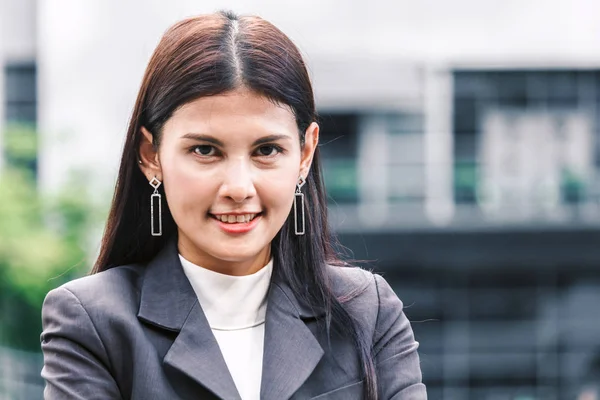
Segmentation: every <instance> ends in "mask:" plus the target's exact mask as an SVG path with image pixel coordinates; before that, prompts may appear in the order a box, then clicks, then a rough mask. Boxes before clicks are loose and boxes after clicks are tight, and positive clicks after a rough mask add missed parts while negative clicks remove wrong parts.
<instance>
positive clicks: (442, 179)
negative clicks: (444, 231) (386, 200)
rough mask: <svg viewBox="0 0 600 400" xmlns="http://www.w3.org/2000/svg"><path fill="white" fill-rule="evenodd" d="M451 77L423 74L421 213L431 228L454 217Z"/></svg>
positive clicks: (430, 71)
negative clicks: (423, 133) (432, 225)
mask: <svg viewBox="0 0 600 400" xmlns="http://www.w3.org/2000/svg"><path fill="white" fill-rule="evenodd" d="M452 94H453V85H452V73H451V71H449V70H447V69H444V68H430V69H428V70H427V71H426V74H425V90H424V102H425V104H424V110H425V138H424V143H425V146H424V148H425V150H424V151H425V157H424V158H425V213H426V215H427V218H428V219H429V220H430V221H431V222H432V223H433V224H435V225H446V224H448V223H450V222H451V220H452V217H453V216H454V210H455V204H454V138H453V132H452V99H453V95H452Z"/></svg>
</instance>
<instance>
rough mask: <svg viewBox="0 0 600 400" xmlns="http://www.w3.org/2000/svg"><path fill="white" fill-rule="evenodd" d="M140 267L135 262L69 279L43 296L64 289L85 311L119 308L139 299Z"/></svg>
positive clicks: (49, 296)
mask: <svg viewBox="0 0 600 400" xmlns="http://www.w3.org/2000/svg"><path fill="white" fill-rule="evenodd" d="M143 271H144V269H143V266H141V265H137V264H134V265H123V266H118V267H114V268H111V269H109V270H106V271H102V272H99V273H97V274H93V275H88V276H84V277H81V278H78V279H74V280H72V281H69V282H67V283H65V284H63V285H61V286H59V287H58V288H56V289H53V290H51V291H50V292H49V293H48V294H47V295H46V300H48V299H49V298H51V297H60V296H61V294H60V293H64V290H67V291H68V292H70V293H71V294H72V295H73V296H75V298H77V300H78V302H79V303H80V304H81V305H82V306H83V307H84V308H85V309H86V310H87V311H88V312H93V311H94V310H98V309H101V310H111V309H113V310H114V309H120V308H123V306H124V305H125V304H128V303H129V304H136V303H137V302H138V301H139V300H138V299H139V291H140V287H141V281H142V279H143ZM44 303H46V301H45V302H44ZM113 307H116V308H113Z"/></svg>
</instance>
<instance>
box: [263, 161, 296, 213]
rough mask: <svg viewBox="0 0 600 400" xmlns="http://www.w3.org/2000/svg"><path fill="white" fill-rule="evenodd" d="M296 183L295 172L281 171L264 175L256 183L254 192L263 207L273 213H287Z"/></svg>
mask: <svg viewBox="0 0 600 400" xmlns="http://www.w3.org/2000/svg"><path fill="white" fill-rule="evenodd" d="M297 181H298V176H297V172H294V171H292V172H290V171H282V172H280V173H277V174H272V175H271V174H268V175H265V177H264V178H263V179H260V180H259V181H257V182H256V184H255V186H256V191H257V193H258V196H259V197H260V200H261V202H262V203H263V205H264V206H265V207H268V208H271V210H272V211H273V212H276V213H283V214H285V215H287V213H289V211H290V209H291V207H292V203H293V201H294V192H295V190H296V183H297Z"/></svg>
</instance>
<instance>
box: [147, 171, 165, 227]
mask: <svg viewBox="0 0 600 400" xmlns="http://www.w3.org/2000/svg"><path fill="white" fill-rule="evenodd" d="M149 183H150V186H152V187H153V188H154V193H152V195H151V196H150V233H151V234H152V236H162V197H161V195H160V193H158V187H159V186H160V185H161V183H162V182H161V181H160V180H158V179H157V178H156V177H154V178H152V180H151V181H150V182H149ZM155 203H156V206H155ZM155 210H156V213H155V212H154V211H155ZM157 214H158V215H157ZM156 225H158V229H156Z"/></svg>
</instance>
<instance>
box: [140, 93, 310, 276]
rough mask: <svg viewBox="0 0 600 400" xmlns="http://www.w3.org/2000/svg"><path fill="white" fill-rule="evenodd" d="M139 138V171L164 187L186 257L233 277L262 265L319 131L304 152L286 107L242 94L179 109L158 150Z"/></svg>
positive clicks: (307, 141)
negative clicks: (155, 150) (156, 179)
mask: <svg viewBox="0 0 600 400" xmlns="http://www.w3.org/2000/svg"><path fill="white" fill-rule="evenodd" d="M142 132H143V134H144V138H143V140H142V144H141V146H140V155H141V159H142V164H141V168H142V171H143V172H144V174H145V175H146V177H147V178H148V179H149V180H150V179H152V177H154V176H156V177H157V178H158V179H160V180H161V181H162V182H163V185H164V190H165V195H166V198H167V200H168V203H169V208H170V210H171V214H172V215H173V218H174V220H175V223H176V224H177V227H178V232H179V251H180V253H181V254H182V256H184V257H185V258H186V259H188V260H190V261H192V262H193V263H195V264H198V265H201V266H203V267H205V268H209V269H212V270H215V271H218V272H222V273H226V274H231V275H244V274H249V273H253V272H255V271H257V270H259V269H260V268H261V267H263V266H264V265H265V264H266V263H267V262H268V261H269V258H270V243H271V241H272V240H273V238H274V237H275V235H276V234H277V232H278V231H279V230H280V229H281V227H282V225H283V223H284V222H285V220H286V219H287V217H288V215H289V213H290V210H291V207H292V204H293V200H294V191H295V188H296V183H297V182H298V178H299V177H300V176H303V177H306V176H307V174H308V170H309V168H310V164H311V161H312V157H313V153H314V150H315V148H316V144H317V142H318V134H319V131H318V126H317V125H316V124H315V123H313V124H312V125H311V126H310V127H309V128H308V129H307V131H306V137H305V144H304V146H303V147H302V148H301V146H300V138H299V133H298V128H297V125H296V120H295V118H294V115H293V113H292V112H291V110H290V109H289V108H288V107H285V106H281V105H276V104H274V103H273V102H271V101H269V100H268V99H266V98H264V97H262V96H260V95H257V94H255V93H253V92H251V91H248V90H245V89H239V90H235V91H233V92H229V93H226V94H222V95H217V96H209V97H202V98H199V99H197V100H194V101H192V102H190V103H187V104H185V105H184V106H182V107H181V108H179V109H178V110H177V111H175V113H174V114H173V116H172V117H171V118H170V119H169V120H168V121H167V122H166V123H165V125H164V127H163V132H162V137H161V142H160V147H159V150H158V152H154V150H153V148H152V145H151V141H152V137H151V135H150V133H149V132H148V131H146V130H145V129H142ZM148 201H150V199H148Z"/></svg>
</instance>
